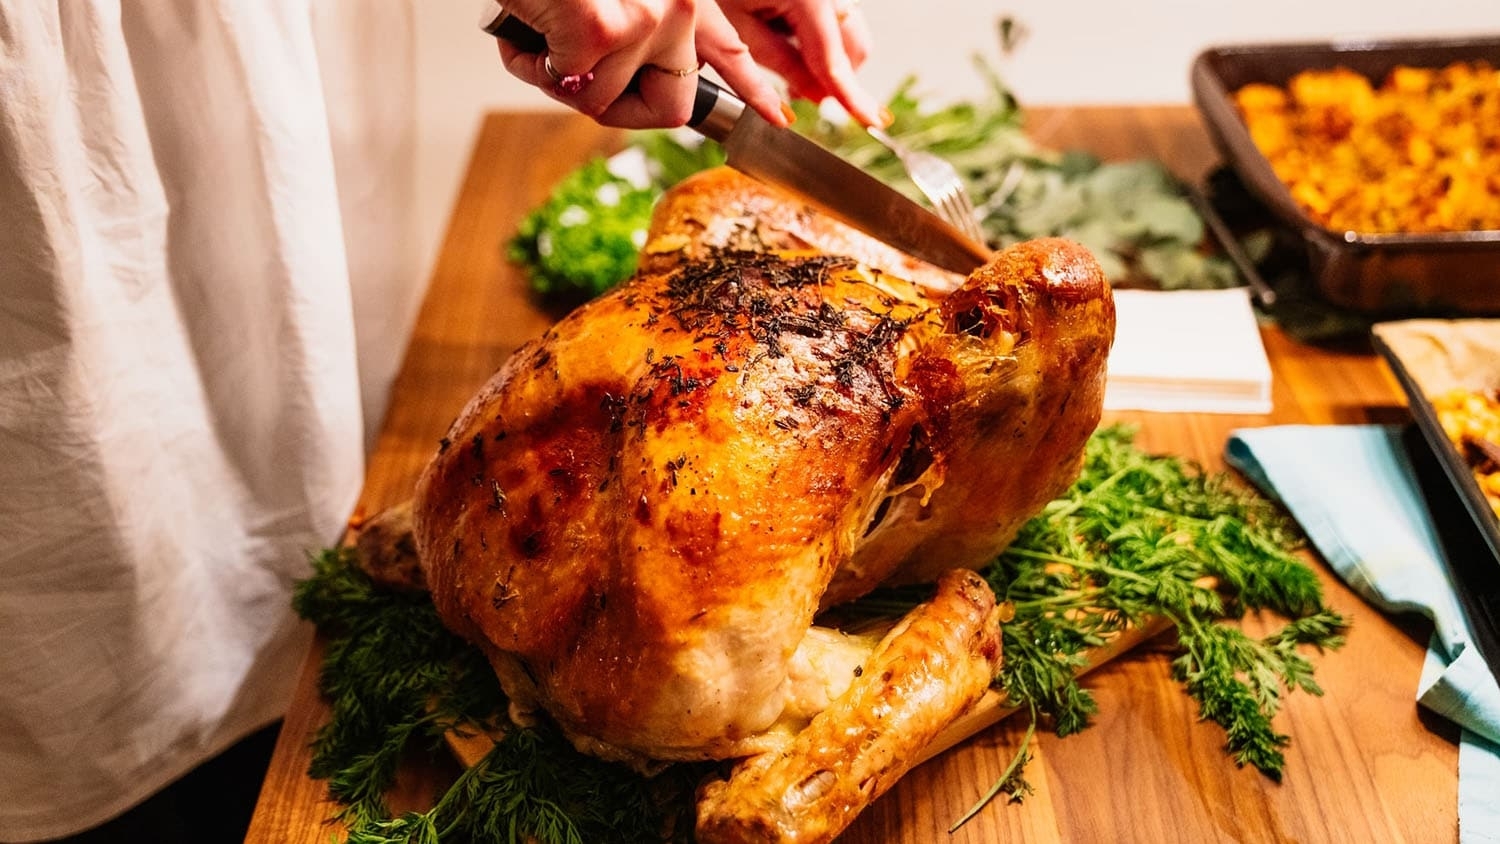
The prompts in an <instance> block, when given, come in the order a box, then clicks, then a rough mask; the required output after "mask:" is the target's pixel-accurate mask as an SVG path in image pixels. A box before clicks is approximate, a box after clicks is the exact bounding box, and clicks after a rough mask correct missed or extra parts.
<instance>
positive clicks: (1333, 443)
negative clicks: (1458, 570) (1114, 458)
mask: <svg viewBox="0 0 1500 844" xmlns="http://www.w3.org/2000/svg"><path fill="white" fill-rule="evenodd" d="M1225 459H1226V460H1227V462H1228V463H1229V464H1230V465H1231V466H1234V467H1235V468H1237V469H1239V470H1240V471H1242V472H1244V473H1245V475H1246V476H1247V477H1248V478H1250V479H1251V480H1252V481H1253V482H1254V483H1256V484H1257V485H1258V486H1259V487H1260V488H1261V490H1262V491H1263V492H1265V493H1266V494H1267V495H1271V496H1273V497H1276V498H1279V499H1280V500H1281V501H1282V503H1284V504H1285V505H1286V507H1287V509H1288V510H1289V511H1290V512H1291V514H1292V516H1293V517H1294V518H1296V519H1297V521H1298V523H1299V524H1301V525H1302V529H1303V530H1304V531H1306V533H1307V536H1308V539H1309V540H1311V542H1312V543H1313V545H1314V546H1315V547H1316V548H1317V549H1318V551H1319V553H1321V554H1322V556H1323V558H1324V559H1325V560H1327V561H1328V564H1329V565H1330V566H1332V567H1333V569H1334V570H1335V571H1336V572H1338V574H1339V576H1340V577H1342V578H1343V579H1344V580H1345V582H1347V583H1348V584H1349V586H1350V587H1351V588H1352V589H1354V590H1355V591H1356V592H1358V593H1359V594H1360V595H1361V596H1363V597H1364V598H1365V600H1367V601H1369V602H1370V603H1372V604H1374V605H1375V606H1376V607H1379V608H1380V609H1382V610H1384V611H1386V612H1392V613H1398V612H1403V613H1404V612H1416V613H1420V614H1422V615H1424V616H1426V617H1427V618H1429V619H1431V620H1432V623H1433V634H1432V639H1431V641H1430V642H1429V643H1428V647H1427V659H1426V662H1425V663H1424V665H1423V669H1422V677H1421V680H1420V681H1419V683H1418V687H1417V690H1416V698H1417V701H1418V702H1419V703H1420V704H1421V705H1423V706H1425V707H1427V708H1428V709H1430V710H1432V711H1433V712H1436V713H1438V714H1440V715H1442V716H1443V717H1445V718H1448V719H1450V720H1452V721H1453V722H1454V723H1456V724H1458V725H1459V726H1461V727H1462V728H1463V731H1462V736H1461V739H1460V746H1459V753H1458V772H1459V776H1458V824H1459V840H1460V841H1461V842H1462V844H1481V842H1484V844H1492V842H1500V685H1497V684H1496V682H1495V678H1494V676H1493V675H1492V674H1490V672H1489V669H1488V667H1487V666H1486V665H1485V662H1484V659H1483V657H1482V656H1481V655H1480V653H1479V650H1478V649H1477V648H1475V647H1474V646H1473V644H1472V642H1473V638H1472V636H1471V634H1470V632H1469V628H1468V626H1467V622H1466V620H1465V617H1464V614H1463V612H1462V611H1461V610H1460V607H1459V604H1458V601H1457V599H1456V598H1455V597H1454V592H1453V586H1452V582H1451V581H1450V579H1449V576H1448V572H1447V568H1446V566H1445V564H1444V562H1443V557H1442V554H1443V552H1442V550H1441V548H1442V546H1441V544H1440V542H1439V540H1438V537H1437V533H1436V531H1435V529H1434V528H1433V525H1432V521H1431V519H1430V517H1429V516H1428V514H1427V510H1426V508H1425V507H1424V506H1423V504H1422V496H1421V493H1420V491H1419V490H1420V487H1419V485H1418V481H1417V477H1416V474H1415V472H1414V470H1413V468H1412V466H1411V464H1410V462H1409V460H1408V458H1407V454H1406V451H1405V449H1404V448H1403V447H1402V444H1401V431H1400V429H1399V428H1394V427H1387V426H1378V425H1348V426H1346V425H1337V426H1332V425H1317V426H1312V425H1307V426H1303V425H1288V426H1278V427H1270V428H1254V429H1244V430H1240V431H1236V432H1234V433H1233V435H1231V437H1230V438H1229V443H1228V446H1227V447H1226V451H1225ZM1355 635H1358V633H1357V631H1356V633H1355Z"/></svg>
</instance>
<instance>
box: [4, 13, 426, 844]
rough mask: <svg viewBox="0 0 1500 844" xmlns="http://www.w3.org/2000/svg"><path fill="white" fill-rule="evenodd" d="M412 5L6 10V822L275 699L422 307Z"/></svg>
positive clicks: (43, 826)
mask: <svg viewBox="0 0 1500 844" xmlns="http://www.w3.org/2000/svg"><path fill="white" fill-rule="evenodd" d="M410 15H411V9H410V7H409V5H408V4H406V3H378V4H372V3H364V2H359V0H342V2H335V0H327V2H323V0H317V2H314V0H257V2H243V0H114V2H106V0H95V1H94V2H89V1H88V0H60V2H38V1H37V0H0V840H4V841H27V840H36V839H41V838H50V837H57V836H61V835H65V834H69V833H72V832H76V831H78V830H81V829H84V828H88V827H91V826H94V825H96V824H98V823H100V822H102V821H104V820H107V819H108V818H110V817H112V816H114V815H117V814H119V813H120V812H122V811H124V810H126V809H128V808H129V807H130V806H132V805H133V804H135V803H137V802H139V801H140V800H142V799H144V798H145V797H147V796H149V795H150V794H151V793H152V792H154V791H155V790H157V789H159V788H160V787H162V786H163V785H165V784H166V783H168V782H169V781H171V780H173V779H175V778H177V777H178V776H180V775H182V774H183V773H185V772H186V771H187V770H189V769H190V768H192V767H193V766H195V765H196V764H197V763H199V762H201V761H203V760H204V759H206V758H208V757H209V756H211V755H213V754H215V753H216V752H218V751H219V750H221V749H223V748H224V747H226V746H227V745H228V744H230V743H232V742H233V741H235V740H237V739H238V738H240V737H242V736H244V735H246V734H247V733H249V732H251V731H253V730H254V729H256V728H258V727H260V726H263V725H265V724H267V723H269V722H271V721H273V720H274V719H276V718H277V717H279V716H280V715H281V714H282V713H283V711H284V709H285V706H286V703H287V700H288V697H289V694H290V690H291V687H292V685H293V684H294V683H295V680H296V675H297V670H296V669H297V666H298V664H299V662H300V659H301V657H302V654H303V652H304V650H305V646H306V642H307V636H308V633H309V631H308V630H307V629H306V626H305V625H303V624H302V623H300V622H298V621H297V620H296V618H295V617H294V616H293V615H292V613H291V611H290V606H289V595H290V587H291V584H292V582H293V581H294V580H295V579H297V578H300V577H303V576H305V574H306V572H307V554H308V553H309V551H311V550H314V549H316V548H319V547H322V546H325V545H327V544H329V543H331V542H333V541H335V540H336V539H337V537H338V535H339V533H340V531H341V528H342V526H343V524H344V520H345V519H346V517H347V516H348V514H349V511H350V508H351V507H352V505H353V502H354V499H355V497H356V496H357V494H358V491H359V486H360V483H361V480H362V470H363V462H364V448H363V443H364V441H365V434H364V425H365V421H366V419H367V418H368V420H369V422H370V423H371V427H373V426H374V424H375V423H378V421H379V420H378V414H379V413H380V412H381V411H382V410H383V407H384V403H385V392H386V390H387V389H388V385H389V383H390V380H391V377H392V374H393V372H394V369H395V364H396V361H397V360H398V359H399V356H400V354H401V352H402V350H403V348H404V345H405V337H406V333H407V330H408V327H409V325H410V320H411V316H412V313H413V312H414V308H413V306H414V304H415V302H416V301H417V298H418V296H419V281H420V279H419V278H418V274H417V273H416V272H415V268H414V267H413V266H412V263H413V262H412V257H411V256H413V255H414V254H415V253H414V251H413V250H412V249H411V247H410V245H409V242H410V238H409V237H407V235H406V232H407V229H408V228H409V227H408V226H407V216H406V215H408V214H409V213H410V210H409V209H410V208H411V206H412V203H411V202H410V198H411V193H412V190H413V187H414V186H413V183H412V176H411V174H412V172H413V171H412V163H411V161H410V159H411V154H410V153H411V149H410V148H411V141H412V137H413V132H412V126H411V120H410V117H409V115H410V113H411V102H410V100H411V90H412V73H411V64H412V52H411V40H410V35H409V33H410V27H409V23H410V20H409V17H410ZM320 62H321V66H320ZM325 93H326V94H327V96H326V98H325ZM341 204H342V206H343V209H344V210H343V212H342V213H341ZM346 224H347V225H346ZM346 239H347V240H346ZM346 242H347V243H348V253H347V254H348V255H352V256H353V258H352V259H350V258H348V257H346V249H345V244H346ZM351 269H352V270H353V272H351ZM361 320H364V322H361ZM356 329H358V330H356ZM356 350H358V355H357V353H356ZM362 370H363V371H362ZM362 381H363V384H364V388H363V390H362V388H361V382H362ZM362 407H363V411H362Z"/></svg>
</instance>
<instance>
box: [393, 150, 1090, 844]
mask: <svg viewBox="0 0 1500 844" xmlns="http://www.w3.org/2000/svg"><path fill="white" fill-rule="evenodd" d="M1113 332H1114V309H1113V303H1112V300H1111V298H1110V292H1109V285H1108V284H1107V282H1106V280H1105V278H1104V276H1103V274H1102V273H1101V271H1100V269H1099V267H1098V265H1097V264H1096V263H1095V262H1094V260H1093V259H1092V258H1091V256H1090V255H1089V254H1088V253H1087V252H1086V251H1085V250H1084V249H1083V248H1081V247H1079V246H1078V245H1076V244H1073V243H1070V242H1067V241H1063V240H1039V241H1034V242H1029V243H1024V244H1021V245H1019V246H1015V247H1012V248H1009V249H1006V250H1004V251H1002V252H999V253H997V254H996V255H995V256H994V258H993V260H992V261H991V262H990V263H989V264H987V265H986V266H984V267H981V268H979V269H978V270H976V271H975V272H974V273H973V274H972V275H970V276H969V277H968V278H967V279H964V278H959V277H955V276H952V275H950V274H948V273H945V272H943V271H941V270H937V269H935V268H932V267H930V266H926V265H924V264H921V263H920V262H917V261H915V260H913V259H911V258H908V257H906V256H903V255H900V254H898V253H895V252H894V251H892V250H890V249H889V248H887V247H884V246H882V245H881V244H879V243H877V242H875V241H873V240H871V239H870V238H867V237H865V236H863V235H860V234H858V233H856V232H854V231H853V230H851V229H848V228H846V227H844V226H843V225H841V224H839V223H837V222H834V221H832V220H830V219H828V218H826V217H823V216H820V215H818V214H816V213H814V212H812V211H811V210H809V209H807V208H806V207H804V206H802V205H800V204H799V203H797V202H796V201H795V200H794V199H792V198H790V197H789V196H787V195H783V194H781V193H778V192H776V191H774V190H772V189H770V188H767V187H764V186H761V185H759V184H758V183H756V182H753V181H750V180H748V179H746V178H744V177H742V176H739V175H737V174H735V173H734V172H732V171H729V170H714V171H709V172H707V173H703V174H700V175H698V176H696V177H694V178H692V179H690V180H688V181H686V182H684V183H683V184H681V185H679V186H678V187H677V188H675V189H673V190H672V191H670V192H669V193H668V194H667V195H666V196H665V197H664V198H663V199H662V201H661V202H660V204H659V205H658V207H657V209H656V212H655V214H654V217H653V222H652V226H651V230H650V233H649V236H648V240H647V242H646V245H645V247H644V250H643V253H642V260H641V266H640V270H639V271H638V273H637V274H636V276H635V277H634V278H633V279H632V280H630V281H629V282H628V283H626V284H624V285H623V286H621V287H619V288H617V289H615V290H613V291H611V292H610V293H608V294H606V295H604V296H602V297H600V298H598V299H596V300H594V301H592V302H589V303H588V304H586V305H584V306H582V307H580V308H579V309H577V310H576V311H574V312H573V313H572V314H570V315H569V316H567V317H566V318H564V319H563V320H561V321H560V322H558V323H557V324H556V325H555V326H554V327H553V328H552V329H550V330H549V331H547V332H546V333H545V334H544V335H542V336H541V337H539V338H537V339H535V340H534V341H532V342H530V343H528V344H527V345H525V346H523V347H522V348H521V349H519V350H518V351H517V352H516V353H515V354H514V355H513V356H512V357H511V358H510V359H509V360H508V361H507V362H506V363H505V364H504V366H503V367H502V368H501V369H500V370H499V371H498V372H497V373H496V374H495V375H494V377H493V378H492V379H491V380H490V381H489V383H488V384H487V385H486V386H485V387H484V388H483V389H482V390H481V391H480V392H479V394H478V395H476V396H475V397H474V398H473V399H472V401H470V403H469V404H468V406H467V407H466V408H465V409H464V410H463V412H462V413H461V414H460V416H459V417H458V418H457V419H456V420H455V421H454V423H453V425H452V428H451V430H450V431H449V433H448V435H447V437H446V438H445V439H444V440H443V443H442V447H441V450H440V451H439V453H437V454H436V455H435V456H434V457H433V459H432V460H431V462H430V464H429V465H428V466H427V468H426V470H425V472H424V473H423V475H422V476H421V479H420V481H419V483H418V486H417V490H416V497H415V500H414V507H413V511H412V516H413V523H414V533H415V538H416V549H417V553H418V557H419V559H420V564H421V567H422V571H423V573H424V575H425V577H426V581H427V584H428V585H429V587H430V589H431V594H432V599H433V601H434V603H435V605H436V607H437V609H438V611H439V613H440V615H441V617H442V618H443V620H444V622H445V623H446V624H447V625H448V626H450V627H451V628H452V629H453V630H454V631H456V632H458V633H459V634H461V635H463V636H465V637H467V638H468V639H469V640H471V641H473V642H474V643H476V644H478V645H479V646H480V647H482V648H483V649H484V650H485V652H486V653H487V654H488V655H489V657H490V660H491V662H492V663H493V665H494V666H495V669H496V671H497V672H498V674H499V677H500V680H501V682H502V685H503V686H504V689H505V692H506V693H507V695H508V696H509V698H510V700H511V702H512V708H513V715H514V717H516V718H518V719H522V720H525V719H528V718H539V717H546V718H550V719H551V720H552V721H554V722H555V723H556V724H557V725H558V726H559V727H560V728H561V729H562V730H563V731H564V732H565V733H566V734H567V735H568V736H569V737H570V739H571V740H572V741H573V742H574V743H575V744H576V745H577V746H578V747H579V748H580V749H582V750H584V751H586V752H589V753H593V754H596V755H599V756H603V757H606V758H611V759H616V760H623V761H626V762H629V763H632V764H635V765H637V766H639V767H642V768H649V767H650V766H651V765H653V764H655V763H659V762H661V761H669V760H704V759H724V760H735V759H739V760H743V761H742V762H740V763H739V765H738V767H737V768H736V769H735V770H734V772H733V774H732V775H731V776H730V777H729V779H728V780H727V781H721V782H715V783H711V784H709V785H707V786H705V787H704V788H703V790H702V794H701V799H700V807H699V820H698V836H699V839H700V840H702V841H747V840H757V841H758V840H797V841H824V840H828V839H829V838H832V837H833V836H834V835H836V834H837V833H838V831H839V830H841V829H843V827H844V826H845V825H846V824H847V823H848V822H849V820H850V819H852V817H853V815H854V813H855V812H858V811H859V809H860V808H861V807H862V806H864V805H865V804H866V803H868V802H869V800H871V799H873V798H874V797H875V796H876V795H878V794H879V793H881V792H883V791H884V790H885V789H886V788H888V787H889V785H890V784H891V783H892V782H893V781H894V780H895V778H896V777H898V776H900V775H901V773H903V772H904V771H905V770H906V769H907V767H909V766H910V765H911V764H913V760H914V759H915V758H916V756H917V754H918V753H919V752H920V750H921V748H922V746H923V745H925V744H926V743H927V742H928V741H930V740H931V739H932V738H933V736H934V735H935V734H936V733H937V732H939V731H940V730H941V729H942V728H943V726H945V725H946V724H947V723H949V722H950V721H951V720H952V719H953V718H955V717H956V716H957V715H959V714H960V713H961V712H962V711H963V710H964V709H965V708H967V707H969V706H971V705H972V703H973V702H974V701H975V700H977V699H978V697H979V696H980V695H981V694H982V693H983V691H984V689H985V688H986V687H987V686H988V685H989V683H990V682H991V680H992V678H993V677H994V675H995V672H996V669H997V666H998V662H999V659H1000V656H1001V655H1000V637H999V628H998V622H997V610H996V605H995V597H994V595H993V593H992V592H991V591H990V589H989V587H988V585H987V584H986V583H985V582H984V580H983V579H982V578H980V577H979V576H978V575H976V574H974V573H973V571H971V570H972V569H974V568H977V567H980V566H982V565H983V564H985V563H987V562H988V561H990V560H991V559H993V557H994V556H995V555H996V553H997V552H998V551H999V550H1000V549H1002V548H1003V547H1004V546H1005V544H1006V543H1007V542H1009V541H1010V540H1011V539H1012V538H1013V537H1014V536H1015V533H1016V531H1017V530H1018V529H1019V527H1020V526H1021V525H1022V524H1023V523H1024V521H1025V520H1026V519H1027V518H1029V517H1030V516H1032V515H1033V514H1035V513H1036V512H1037V511H1038V510H1039V509H1040V508H1041V507H1042V506H1043V505H1044V504H1045V503H1046V502H1048V501H1049V500H1051V499H1053V498H1054V497H1056V496H1057V495H1058V494H1059V493H1061V492H1062V491H1063V490H1064V489H1065V488H1066V487H1067V486H1068V485H1069V484H1070V483H1071V482H1072V481H1073V480H1074V479H1075V477H1076V476H1077V472H1078V470H1079V467H1080V465H1081V460H1082V454H1083V447H1084V443H1085V440H1086V439H1087V438H1088V436H1089V434H1090V433H1091V432H1092V431H1093V430H1094V428H1095V426H1096V425H1097V423H1098V420H1099V415H1100V407H1101V401H1102V393H1103V387H1104V377H1105V359H1106V356H1107V353H1108V350H1109V347H1110V343H1111V340H1112V337H1113ZM893 583H932V584H935V585H934V587H933V588H934V593H933V598H932V599H931V600H930V601H929V602H928V603H926V604H924V605H923V606H921V607H919V608H918V609H917V610H915V611H914V612H913V613H912V614H911V615H909V616H908V617H907V618H905V619H903V620H901V622H900V623H898V624H896V625H895V627H894V628H892V629H890V630H889V631H886V632H884V633H883V634H879V633H876V634H870V633H863V634H850V633H845V632H840V631H838V630H833V629H828V628H824V627H820V626H815V620H816V619H818V618H819V617H820V613H822V612H823V611H825V610H827V609H829V608H830V607H833V606H835V605H838V604H840V603H842V602H845V601H848V600H850V599H853V598H857V597H859V596H860V595H863V594H865V593H867V592H868V591H870V590H871V589H873V588H874V587H876V586H877V585H881V584H893Z"/></svg>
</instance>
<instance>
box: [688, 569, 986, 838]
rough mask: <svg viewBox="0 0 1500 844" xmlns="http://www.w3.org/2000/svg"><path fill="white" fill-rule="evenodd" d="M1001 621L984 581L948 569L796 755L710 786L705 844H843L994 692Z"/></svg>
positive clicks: (701, 829)
mask: <svg viewBox="0 0 1500 844" xmlns="http://www.w3.org/2000/svg"><path fill="white" fill-rule="evenodd" d="M998 612H999V611H998V609H997V608H996V605H995V595H994V593H993V592H991V591H990V588H989V586H988V585H987V584H986V583H985V582H984V581H983V580H982V579H981V578H980V577H979V575H978V574H975V573H974V572H971V571H967V570H963V569H950V570H948V571H947V572H944V574H943V575H942V577H941V578H939V580H938V587H937V594H936V595H935V596H934V597H933V598H932V600H930V601H928V602H927V603H925V604H922V605H920V606H918V607H917V608H916V609H915V610H913V611H912V612H911V613H910V614H909V615H907V616H906V617H905V618H904V619H902V621H901V623H900V624H899V625H897V626H896V627H895V628H894V629H892V630H891V632H890V633H889V634H887V635H886V637H885V638H884V639H883V640H882V641H881V642H880V645H879V646H878V647H877V648H876V649H875V652H874V653H873V654H872V655H871V656H870V658H869V659H868V661H867V662H866V663H865V665H864V667H863V670H862V671H861V672H860V675H859V677H857V678H856V679H855V680H854V682H853V684H852V685H851V686H850V687H849V690H848V691H847V692H846V693H845V694H844V695H843V696H842V697H840V698H839V699H838V700H836V701H834V702H833V704H832V705H830V706H829V707H828V709H826V710H824V711H823V712H821V713H819V714H818V715H817V716H816V717H814V718H813V719H812V723H811V724H809V725H808V726H807V728H806V729H804V730H802V731H801V732H799V733H798V734H797V737H796V739H795V740H794V741H793V743H792V744H791V746H789V747H787V748H785V749H784V750H783V751H782V752H770V753H761V754H759V755H756V756H752V757H750V758H749V759H747V760H745V761H744V762H742V763H740V764H739V765H738V766H737V767H736V768H735V770H734V772H733V773H732V774H731V775H730V777H729V779H727V780H715V781H712V782H710V783H708V784H707V785H705V786H704V787H703V789H702V793H701V795H700V797H699V800H698V823H697V840H698V841H699V842H702V844H751V843H752V842H756V843H757V844H758V843H759V842H764V843H765V844H771V842H798V844H822V842H827V841H832V840H833V839H834V837H835V836H837V835H838V834H839V833H840V832H842V831H843V830H844V828H845V827H847V826H848V825H849V824H850V822H852V821H853V820H854V817H855V816H856V815H857V814H859V812H860V811H861V810H862V809H864V808H865V806H867V805H868V804H869V803H870V802H871V801H873V800H874V799H875V798H877V797H879V796H880V795H882V794H884V793H885V792H886V791H887V790H889V789H890V787H891V786H892V785H894V784H895V783H896V781H897V780H898V779H900V778H901V777H902V776H903V775H904V774H905V773H906V772H907V771H908V770H910V769H911V766H912V765H913V764H915V763H916V760H917V759H918V758H920V754H921V752H922V748H924V747H926V746H927V744H928V743H929V742H931V741H932V740H933V739H934V738H936V737H937V735H938V733H940V732H942V730H943V728H944V727H946V726H947V725H948V724H949V723H950V722H952V721H953V719H954V718H957V717H958V716H959V715H961V714H963V712H964V711H965V710H966V709H968V708H969V707H970V706H972V705H973V704H974V702H975V701H977V700H979V698H980V696H981V695H983V694H984V692H985V690H986V689H988V688H989V687H990V683H991V682H993V680H994V678H995V672H996V670H997V669H998V667H999V662H1000V627H999V624H998V623H997V622H996V615H997V613H998ZM938 689H941V690H942V693H940V694H935V693H934V690H938Z"/></svg>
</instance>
